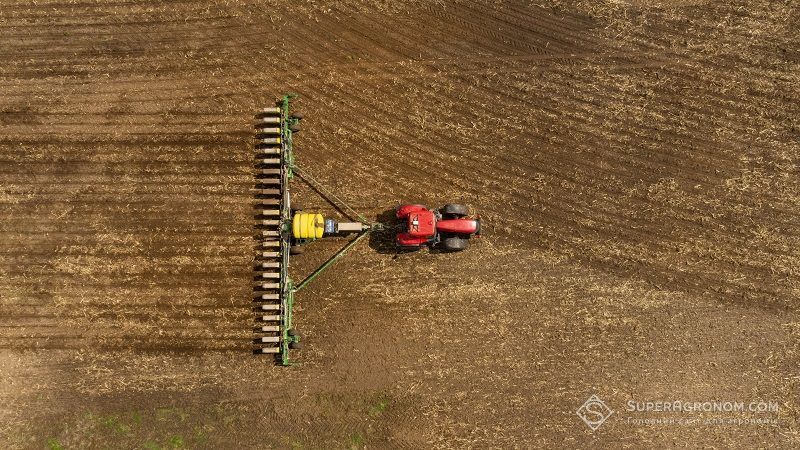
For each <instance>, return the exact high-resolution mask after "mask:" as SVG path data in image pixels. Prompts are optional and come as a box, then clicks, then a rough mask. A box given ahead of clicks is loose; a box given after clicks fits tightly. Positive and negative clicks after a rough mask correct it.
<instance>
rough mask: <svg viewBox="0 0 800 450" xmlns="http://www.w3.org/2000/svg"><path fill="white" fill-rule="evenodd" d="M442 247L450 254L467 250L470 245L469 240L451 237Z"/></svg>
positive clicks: (446, 239)
mask: <svg viewBox="0 0 800 450" xmlns="http://www.w3.org/2000/svg"><path fill="white" fill-rule="evenodd" d="M442 245H443V246H444V249H445V250H447V251H449V252H457V251H460V250H464V249H465V248H467V246H468V245H469V239H463V238H460V237H449V238H445V240H444V241H442Z"/></svg>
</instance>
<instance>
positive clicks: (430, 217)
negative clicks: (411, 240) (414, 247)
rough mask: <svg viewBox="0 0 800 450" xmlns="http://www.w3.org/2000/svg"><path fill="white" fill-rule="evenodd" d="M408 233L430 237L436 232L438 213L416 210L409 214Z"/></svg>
mask: <svg viewBox="0 0 800 450" xmlns="http://www.w3.org/2000/svg"><path fill="white" fill-rule="evenodd" d="M407 230H408V234H409V235H411V236H414V237H425V238H430V237H433V235H434V234H436V214H434V212H433V211H428V210H422V211H415V212H412V213H410V214H409V215H408V228H407Z"/></svg>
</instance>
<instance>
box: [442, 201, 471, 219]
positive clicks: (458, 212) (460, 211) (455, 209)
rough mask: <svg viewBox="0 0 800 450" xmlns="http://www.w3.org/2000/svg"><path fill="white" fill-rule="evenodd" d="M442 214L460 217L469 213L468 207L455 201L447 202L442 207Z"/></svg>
mask: <svg viewBox="0 0 800 450" xmlns="http://www.w3.org/2000/svg"><path fill="white" fill-rule="evenodd" d="M442 215H443V216H450V217H453V218H456V219H457V218H460V217H464V216H467V215H469V208H467V207H466V206H464V205H459V204H457V203H449V204H447V205H444V207H442Z"/></svg>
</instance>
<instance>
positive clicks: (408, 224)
mask: <svg viewBox="0 0 800 450" xmlns="http://www.w3.org/2000/svg"><path fill="white" fill-rule="evenodd" d="M396 214H397V218H398V219H399V220H400V229H399V231H398V233H397V246H398V248H400V249H403V250H417V249H420V248H422V247H430V248H442V249H444V250H447V251H451V252H452V251H459V250H464V249H465V248H467V246H468V245H469V238H470V237H472V236H475V237H480V234H481V219H480V217H478V216H475V217H470V216H469V210H468V209H467V207H466V206H464V205H458V204H448V205H444V206H443V207H441V208H439V209H437V210H431V209H428V208H426V207H425V206H423V205H400V206H398V207H397V212H396Z"/></svg>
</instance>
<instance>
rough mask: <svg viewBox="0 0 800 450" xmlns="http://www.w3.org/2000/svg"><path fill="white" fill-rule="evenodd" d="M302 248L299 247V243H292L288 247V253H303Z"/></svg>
mask: <svg viewBox="0 0 800 450" xmlns="http://www.w3.org/2000/svg"><path fill="white" fill-rule="evenodd" d="M303 250H304V249H303V247H301V246H299V245H292V246H291V247H289V254H290V255H300V254H302V253H303Z"/></svg>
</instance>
